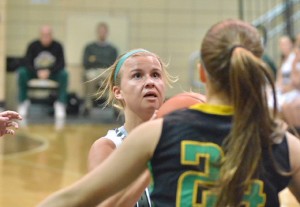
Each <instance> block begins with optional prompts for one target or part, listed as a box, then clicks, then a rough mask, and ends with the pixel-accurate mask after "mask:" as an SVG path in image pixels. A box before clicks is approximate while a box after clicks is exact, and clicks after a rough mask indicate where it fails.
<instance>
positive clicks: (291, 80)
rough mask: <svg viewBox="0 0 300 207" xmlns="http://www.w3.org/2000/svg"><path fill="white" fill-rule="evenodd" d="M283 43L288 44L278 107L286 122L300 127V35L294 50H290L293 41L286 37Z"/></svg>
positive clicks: (285, 50) (277, 84)
mask: <svg viewBox="0 0 300 207" xmlns="http://www.w3.org/2000/svg"><path fill="white" fill-rule="evenodd" d="M281 41H285V42H286V43H285V45H284V46H283V49H284V50H282V51H283V55H284V59H283V61H282V65H281V67H280V70H279V72H278V76H277V81H276V87H277V98H278V103H279V104H278V106H279V110H280V111H281V113H282V115H283V118H284V119H285V121H287V122H288V123H289V124H290V125H291V126H294V127H300V118H299V117H300V110H299V107H300V101H299V99H300V49H299V48H300V34H298V35H297V37H296V42H295V45H294V47H293V49H292V50H289V48H291V46H292V45H293V44H292V40H291V39H290V40H289V39H288V37H285V38H283V39H281ZM281 47H282V46H281ZM291 112H292V113H291Z"/></svg>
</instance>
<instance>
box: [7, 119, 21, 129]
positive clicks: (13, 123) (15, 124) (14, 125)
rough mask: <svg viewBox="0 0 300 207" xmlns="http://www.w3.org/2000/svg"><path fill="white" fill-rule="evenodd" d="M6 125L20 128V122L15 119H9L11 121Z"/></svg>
mask: <svg viewBox="0 0 300 207" xmlns="http://www.w3.org/2000/svg"><path fill="white" fill-rule="evenodd" d="M6 127H14V128H16V129H18V128H19V124H18V123H17V122H15V121H9V122H7V123H6Z"/></svg>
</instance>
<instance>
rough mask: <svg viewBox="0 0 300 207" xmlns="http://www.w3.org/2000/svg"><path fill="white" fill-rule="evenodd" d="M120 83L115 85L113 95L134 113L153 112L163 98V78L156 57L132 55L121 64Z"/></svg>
mask: <svg viewBox="0 0 300 207" xmlns="http://www.w3.org/2000/svg"><path fill="white" fill-rule="evenodd" d="M120 72H121V84H120V86H119V87H118V86H115V88H114V92H115V97H116V98H117V99H118V100H120V101H122V102H123V103H124V109H125V110H126V109H129V110H131V111H133V112H134V113H136V114H139V113H145V112H149V113H153V112H154V110H155V109H158V108H159V107H160V106H161V105H162V103H163V101H164V98H165V78H164V77H163V71H162V67H161V65H160V62H159V61H158V60H157V58H156V57H154V56H151V55H146V56H132V57H129V58H128V59H127V60H126V61H125V62H124V64H123V66H122V68H121V70H120Z"/></svg>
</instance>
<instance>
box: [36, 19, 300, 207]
mask: <svg viewBox="0 0 300 207" xmlns="http://www.w3.org/2000/svg"><path fill="white" fill-rule="evenodd" d="M262 53H263V49H262V44H261V40H260V37H259V34H258V32H257V30H256V29H255V28H254V27H253V26H251V25H250V24H248V23H245V22H243V21H240V20H225V21H222V22H219V23H217V24H215V25H213V26H212V27H211V28H210V29H209V31H208V32H207V34H206V35H205V37H204V39H203V42H202V45H201V66H200V71H201V73H200V74H201V79H202V80H203V81H205V82H206V87H207V103H206V104H199V105H194V106H192V107H191V108H189V109H187V110H181V111H176V112H173V113H171V114H169V115H167V116H165V117H164V118H163V119H156V120H153V121H149V122H147V123H143V124H141V125H140V126H138V127H137V128H136V129H134V130H133V131H132V132H131V133H130V135H128V137H127V140H126V141H125V142H124V144H123V145H122V146H121V147H120V148H119V149H118V150H116V152H115V153H113V154H112V155H111V156H110V157H109V158H108V159H107V160H106V161H105V162H103V164H101V165H100V166H99V167H97V168H96V169H95V170H94V171H92V172H91V173H89V174H88V175H86V176H85V177H84V178H82V179H81V180H80V181H79V182H77V183H75V184H74V185H72V186H71V187H69V188H66V189H64V190H62V191H60V192H58V193H56V194H55V195H53V196H51V197H49V198H48V199H47V200H46V201H45V202H44V203H43V204H42V205H40V206H41V207H51V206H55V207H60V206H93V205H94V204H96V203H98V202H99V201H101V200H104V199H105V198H107V197H108V196H110V195H111V194H113V193H115V192H117V191H118V190H120V189H122V188H123V187H125V186H127V185H128V184H130V183H131V182H132V181H134V180H135V179H136V177H137V176H139V175H140V174H141V173H142V172H144V170H145V169H146V168H147V163H148V162H149V163H150V165H151V168H150V169H151V172H152V176H153V180H154V189H153V192H152V194H151V199H152V201H153V203H154V205H155V206H156V207H161V206H162V207H171V206H172V207H173V206H177V207H191V206H205V207H212V206H217V207H221V206H222V207H224V206H229V207H237V206H251V207H262V206H268V207H279V206H280V204H279V199H278V192H279V191H281V190H282V189H283V188H285V187H286V186H288V187H289V188H290V189H291V192H292V193H293V194H294V195H295V197H296V198H297V199H298V201H300V158H299V156H298V155H299V152H300V141H299V140H298V139H297V138H296V137H294V136H293V135H291V134H289V133H288V132H285V131H283V129H282V128H281V127H280V126H279V125H278V124H277V123H276V121H275V119H274V118H275V117H276V110H274V111H273V112H272V113H271V112H270V111H269V109H268V104H267V95H266V90H265V88H266V87H267V86H268V85H269V84H271V85H272V86H274V84H273V82H272V74H271V73H270V72H269V69H268V68H266V65H265V64H264V63H263V61H262V59H261V58H260V57H261V55H262ZM272 88H273V91H274V87H272ZM275 103H276V102H275ZM275 108H276V107H275Z"/></svg>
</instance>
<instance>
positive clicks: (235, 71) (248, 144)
mask: <svg viewBox="0 0 300 207" xmlns="http://www.w3.org/2000/svg"><path fill="white" fill-rule="evenodd" d="M229 54H230V61H229V67H228V70H229V72H228V76H229V77H228V78H229V82H230V87H229V95H230V100H231V102H232V105H233V108H234V115H233V122H232V123H233V126H232V129H231V132H230V134H229V135H228V137H226V139H225V140H224V143H223V149H224V151H225V154H226V156H225V158H224V160H222V165H221V174H220V182H219V184H218V189H219V190H218V194H219V198H218V202H217V207H221V206H238V205H239V204H240V202H241V201H242V198H243V195H244V192H245V191H246V189H247V187H248V186H249V184H250V182H251V179H252V178H253V177H254V175H255V173H256V172H257V169H258V166H259V163H260V161H261V157H262V149H263V148H265V147H269V146H270V145H271V144H270V143H271V139H270V137H271V133H272V131H273V129H274V121H273V117H272V116H271V115H270V112H269V108H268V103H267V86H269V85H270V86H271V88H272V89H273V90H274V84H273V76H272V74H271V72H270V69H269V68H267V66H266V64H264V62H263V61H262V60H261V59H260V58H259V57H257V56H255V55H254V54H253V53H252V52H251V51H249V50H248V49H246V48H244V47H236V46H233V48H232V51H230V53H229ZM274 103H275V104H276V100H275V101H274ZM275 114H276V110H274V114H273V116H275Z"/></svg>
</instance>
